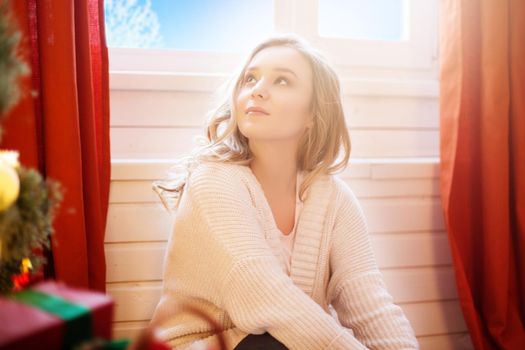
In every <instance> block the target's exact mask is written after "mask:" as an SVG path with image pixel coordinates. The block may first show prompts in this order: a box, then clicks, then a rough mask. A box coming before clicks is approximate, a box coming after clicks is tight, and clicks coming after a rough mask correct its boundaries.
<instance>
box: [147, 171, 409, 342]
mask: <svg viewBox="0 0 525 350" xmlns="http://www.w3.org/2000/svg"><path fill="white" fill-rule="evenodd" d="M280 234H281V233H280V231H279V229H278V228H277V225H276V223H275V220H274V218H273V214H272V212H271V208H270V206H269V204H268V202H267V200H266V198H265V196H264V192H263V189H262V187H261V186H260V184H259V182H258V181H257V179H256V178H255V176H254V174H253V173H252V171H251V169H250V168H249V167H247V166H242V165H233V164H224V163H203V164H201V165H199V166H198V167H197V168H196V169H194V170H193V171H192V173H191V175H190V177H189V179H188V182H187V183H186V186H185V188H184V193H183V195H182V198H181V200H180V203H179V207H178V210H177V215H176V219H175V225H174V229H173V234H172V235H171V236H170V239H169V242H168V249H167V252H166V256H165V261H164V276H163V279H164V282H163V291H162V297H161V300H160V302H159V304H158V305H157V308H156V310H155V313H154V315H153V321H156V320H160V319H163V320H165V319H168V321H167V322H166V321H165V322H163V327H162V329H161V332H160V336H161V338H162V339H164V340H165V341H167V342H169V343H170V344H171V345H172V346H176V347H177V349H200V348H201V347H200V346H199V345H202V344H203V343H204V344H217V343H216V338H217V337H216V336H212V333H211V332H210V328H209V326H208V325H207V324H206V322H204V321H203V320H202V319H200V318H198V317H196V316H194V315H190V314H186V313H184V312H175V311H176V306H177V303H179V302H183V301H190V302H193V303H194V304H195V305H196V306H198V307H200V308H203V309H205V310H206V311H207V312H208V313H210V314H211V315H212V316H213V317H214V318H215V319H217V320H218V321H219V322H220V323H221V324H222V326H223V329H225V331H224V332H223V334H224V335H225V338H226V341H227V347H228V349H233V348H234V347H235V346H236V345H237V344H238V343H239V342H240V341H241V340H242V339H243V338H244V337H246V336H247V335H248V334H262V333H264V332H268V333H270V334H271V335H272V336H273V337H275V338H276V339H278V340H279V341H280V342H282V343H283V344H284V345H286V347H288V348H289V349H300V350H305V349H313V350H315V349H367V348H369V349H417V348H418V343H417V340H416V338H415V336H414V332H413V330H412V328H411V326H410V324H409V322H408V320H407V319H406V317H405V316H404V314H403V311H402V309H401V308H400V307H399V306H397V305H395V304H394V303H393V301H392V297H391V296H390V294H389V293H388V292H387V290H386V287H385V284H384V282H383V279H382V275H381V273H380V272H379V270H378V267H377V264H376V261H375V258H374V254H373V251H372V249H371V245H370V239H369V236H368V233H367V228H366V224H365V221H364V217H363V213H362V211H361V208H360V207H359V205H358V203H357V200H356V198H355V196H354V195H353V193H352V192H351V190H350V189H349V188H348V186H347V185H346V184H345V183H344V182H343V181H342V180H340V179H338V178H337V177H336V176H331V175H325V176H322V177H319V178H318V179H317V180H316V181H315V182H314V183H313V184H312V185H311V187H310V188H309V190H308V194H307V198H306V200H305V201H304V206H303V210H302V214H301V217H300V219H299V222H298V223H297V231H296V237H295V245H294V250H293V252H292V263H291V265H292V266H291V273H290V276H288V275H287V274H286V261H285V259H284V254H283V253H282V249H283V246H282V244H281V242H280V237H279V235H280ZM330 304H332V305H333V308H334V309H335V310H336V312H337V316H338V319H339V320H338V321H339V322H338V321H337V320H336V319H335V318H334V317H333V316H332V315H330V313H329V305H330ZM197 340H200V341H197ZM196 341H197V342H196Z"/></svg>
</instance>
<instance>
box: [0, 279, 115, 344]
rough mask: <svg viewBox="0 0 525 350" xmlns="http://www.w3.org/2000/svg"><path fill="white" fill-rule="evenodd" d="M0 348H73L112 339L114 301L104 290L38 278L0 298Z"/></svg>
mask: <svg viewBox="0 0 525 350" xmlns="http://www.w3.org/2000/svg"><path fill="white" fill-rule="evenodd" d="M0 310H1V311H0V349H1V350H5V349H10V350H11V349H72V348H73V347H75V346H77V345H78V344H80V343H82V342H86V341H89V340H91V339H96V338H99V339H111V322H112V315H113V302H112V300H111V298H110V297H109V296H107V295H105V294H103V293H99V292H93V291H87V290H81V289H76V288H70V287H67V286H66V285H65V284H63V283H58V282H52V281H46V282H41V283H39V284H36V285H34V286H32V287H31V288H29V289H26V290H24V291H21V292H17V293H13V294H11V295H8V296H4V297H1V298H0Z"/></svg>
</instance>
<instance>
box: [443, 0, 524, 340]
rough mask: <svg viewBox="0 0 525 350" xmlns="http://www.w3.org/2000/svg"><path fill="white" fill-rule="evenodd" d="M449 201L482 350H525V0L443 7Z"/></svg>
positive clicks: (453, 1)
mask: <svg viewBox="0 0 525 350" xmlns="http://www.w3.org/2000/svg"><path fill="white" fill-rule="evenodd" d="M440 15H441V16H440V18H441V23H440V31H441V34H440V35H441V36H440V43H441V45H440V50H441V51H440V55H441V57H440V64H441V70H440V83H441V88H440V89H441V91H440V92H441V94H440V107H441V110H440V114H441V194H442V200H443V209H444V213H445V220H446V225H447V229H448V235H449V241H450V247H451V251H452V256H453V260H454V268H455V272H456V282H457V287H458V294H459V299H460V302H461V307H462V311H463V315H464V317H465V320H466V323H467V326H468V328H469V331H470V334H471V337H472V341H473V343H474V345H475V347H476V349H512V350H518V349H520V350H521V349H525V329H524V325H525V21H524V18H525V1H522V0H498V1H492V0H443V1H442V2H441V11H440Z"/></svg>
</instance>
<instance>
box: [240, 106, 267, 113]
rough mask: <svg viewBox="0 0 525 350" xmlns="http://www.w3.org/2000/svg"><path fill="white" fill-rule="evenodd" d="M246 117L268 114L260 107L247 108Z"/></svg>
mask: <svg viewBox="0 0 525 350" xmlns="http://www.w3.org/2000/svg"><path fill="white" fill-rule="evenodd" d="M245 113H246V115H268V114H269V113H268V112H267V111H266V110H265V109H264V108H261V107H256V106H253V107H248V108H246V111H245Z"/></svg>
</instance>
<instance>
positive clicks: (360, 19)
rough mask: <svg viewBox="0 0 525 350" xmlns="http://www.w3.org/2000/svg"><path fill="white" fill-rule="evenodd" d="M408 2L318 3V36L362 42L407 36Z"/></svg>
mask: <svg viewBox="0 0 525 350" xmlns="http://www.w3.org/2000/svg"><path fill="white" fill-rule="evenodd" d="M407 11H408V4H407V0H319V35H320V36H324V37H338V38H351V39H363V40H402V39H405V38H406V37H407V36H408V24H407V23H408V22H407V21H408V16H406V13H407Z"/></svg>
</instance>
